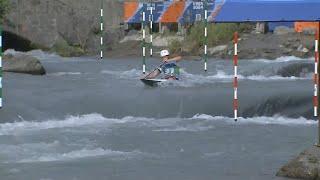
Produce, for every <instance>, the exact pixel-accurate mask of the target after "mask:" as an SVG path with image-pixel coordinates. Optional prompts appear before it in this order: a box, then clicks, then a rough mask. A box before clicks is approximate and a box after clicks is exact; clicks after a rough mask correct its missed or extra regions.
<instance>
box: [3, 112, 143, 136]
mask: <svg viewBox="0 0 320 180" xmlns="http://www.w3.org/2000/svg"><path fill="white" fill-rule="evenodd" d="M137 120H141V121H147V120H148V118H139V117H135V118H133V117H124V118H122V119H112V118H105V117H103V116H102V115H101V114H95V113H94V114H88V115H82V116H69V117H67V118H66V119H64V120H56V119H55V120H48V121H43V122H34V121H22V122H14V123H4V124H0V135H14V134H20V133H24V132H28V131H38V130H46V129H53V128H69V127H80V126H86V125H94V124H99V123H104V124H108V123H109V124H113V123H126V122H130V121H131V122H134V121H137Z"/></svg>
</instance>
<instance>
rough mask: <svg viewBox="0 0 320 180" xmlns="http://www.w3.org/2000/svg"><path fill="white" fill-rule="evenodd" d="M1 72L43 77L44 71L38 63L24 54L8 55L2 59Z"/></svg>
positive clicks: (35, 59)
mask: <svg viewBox="0 0 320 180" xmlns="http://www.w3.org/2000/svg"><path fill="white" fill-rule="evenodd" d="M3 71H6V72H15V73H25V74H32V75H44V74H46V70H45V69H44V67H43V66H42V64H41V63H40V61H39V60H38V59H37V58H35V57H32V56H30V55H27V54H24V53H17V54H8V55H5V56H4V57H3Z"/></svg>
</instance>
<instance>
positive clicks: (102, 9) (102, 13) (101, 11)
mask: <svg viewBox="0 0 320 180" xmlns="http://www.w3.org/2000/svg"><path fill="white" fill-rule="evenodd" d="M100 12H101V17H103V9H101V11H100Z"/></svg>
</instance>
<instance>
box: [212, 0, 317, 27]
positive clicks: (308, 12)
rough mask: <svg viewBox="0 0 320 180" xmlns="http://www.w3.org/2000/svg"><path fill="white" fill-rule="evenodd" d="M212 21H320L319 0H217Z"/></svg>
mask: <svg viewBox="0 0 320 180" xmlns="http://www.w3.org/2000/svg"><path fill="white" fill-rule="evenodd" d="M215 3H220V4H221V5H220V8H218V10H217V11H218V12H216V16H215V17H212V19H211V21H214V22H257V21H258V22H263V21H265V22H280V21H281V22H289V21H320V1H319V0H217V1H216V2H215Z"/></svg>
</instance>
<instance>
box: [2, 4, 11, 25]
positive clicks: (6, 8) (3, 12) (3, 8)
mask: <svg viewBox="0 0 320 180" xmlns="http://www.w3.org/2000/svg"><path fill="white" fill-rule="evenodd" d="M9 7H10V2H9V0H0V21H2V20H3V18H4V16H5V15H6V14H7V13H8V11H9Z"/></svg>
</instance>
